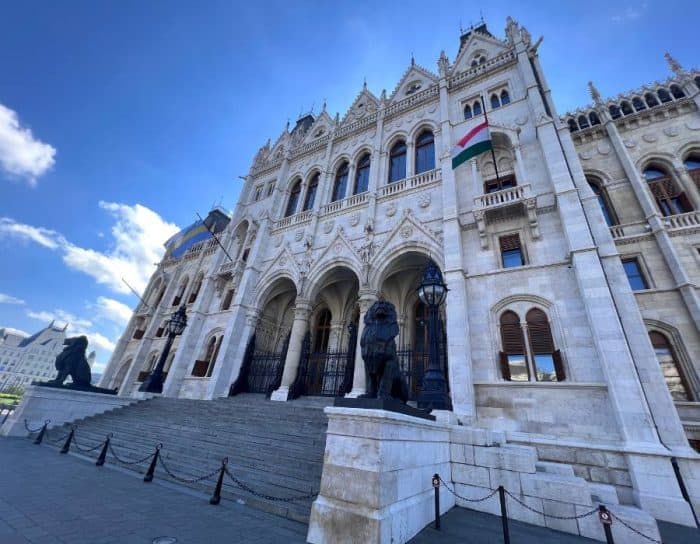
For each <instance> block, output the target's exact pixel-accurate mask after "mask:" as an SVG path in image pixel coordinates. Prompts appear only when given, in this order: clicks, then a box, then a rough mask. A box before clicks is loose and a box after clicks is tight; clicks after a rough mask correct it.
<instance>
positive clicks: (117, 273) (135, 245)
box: [0, 202, 179, 293]
mask: <svg viewBox="0 0 700 544" xmlns="http://www.w3.org/2000/svg"><path fill="white" fill-rule="evenodd" d="M99 206H100V208H102V209H103V210H106V211H107V212H108V213H109V214H110V215H112V216H113V217H114V219H115V223H114V226H113V227H112V229H111V234H112V237H113V238H114V243H113V246H112V248H111V249H110V250H108V251H105V252H102V251H97V250H95V249H91V248H84V247H80V246H77V245H75V244H73V243H71V242H69V241H68V240H66V238H65V237H64V236H63V235H62V234H60V233H58V232H56V231H54V230H50V229H45V228H42V227H35V226H33V225H27V224H24V223H18V222H17V221H15V220H14V219H11V218H9V217H0V238H2V237H8V238H14V239H19V240H23V241H31V242H34V243H37V244H39V245H41V246H43V247H45V248H47V249H52V250H58V251H60V252H61V253H62V254H63V262H64V263H65V264H66V265H67V266H68V267H69V268H71V269H73V270H77V271H80V272H83V273H84V274H87V275H88V276H91V277H92V278H94V279H95V281H97V283H99V284H102V285H106V286H107V287H108V288H109V289H111V290H112V291H115V292H117V293H129V292H130V290H129V288H128V287H127V286H126V285H125V284H124V282H123V281H122V278H124V279H125V280H126V281H127V282H128V283H129V285H131V286H132V287H133V288H134V289H135V290H136V291H138V292H143V290H144V289H145V288H146V285H147V283H148V279H149V278H150V276H151V274H152V273H153V268H154V264H155V263H157V262H158V261H160V259H161V258H162V257H163V253H164V252H165V248H164V247H163V243H164V242H165V241H166V240H167V239H168V238H170V237H171V236H172V235H173V234H175V233H176V232H178V230H179V229H178V227H177V225H174V224H173V223H168V222H167V221H165V220H164V219H163V218H162V217H160V215H158V214H157V213H156V212H154V211H153V210H151V209H149V208H146V207H145V206H142V205H141V204H135V205H133V206H129V205H127V204H118V203H114V202H100V203H99Z"/></svg>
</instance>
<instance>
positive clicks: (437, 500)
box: [433, 474, 440, 531]
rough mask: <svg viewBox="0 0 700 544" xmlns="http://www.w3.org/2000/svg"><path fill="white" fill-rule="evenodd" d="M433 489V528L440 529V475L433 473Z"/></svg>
mask: <svg viewBox="0 0 700 544" xmlns="http://www.w3.org/2000/svg"><path fill="white" fill-rule="evenodd" d="M433 490H434V491H435V529H436V530H437V531H439V530H440V475H439V474H433Z"/></svg>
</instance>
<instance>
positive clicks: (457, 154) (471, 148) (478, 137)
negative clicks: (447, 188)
mask: <svg viewBox="0 0 700 544" xmlns="http://www.w3.org/2000/svg"><path fill="white" fill-rule="evenodd" d="M489 149H491V135H490V134H489V124H488V121H484V122H483V123H481V124H480V125H477V126H475V127H474V128H473V129H471V130H470V131H469V132H467V134H466V135H465V136H464V138H462V139H461V140H460V141H459V142H457V145H456V146H454V147H453V148H452V169H453V170H454V169H455V168H457V167H458V166H459V165H460V164H462V163H463V162H466V161H468V160H469V159H471V158H472V157H476V156H477V155H480V154H481V153H483V152H484V151H488V150H489Z"/></svg>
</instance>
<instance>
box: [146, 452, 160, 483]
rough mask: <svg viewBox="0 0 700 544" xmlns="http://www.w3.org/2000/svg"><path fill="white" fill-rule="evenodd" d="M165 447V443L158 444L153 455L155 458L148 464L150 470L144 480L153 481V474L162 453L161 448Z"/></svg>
mask: <svg viewBox="0 0 700 544" xmlns="http://www.w3.org/2000/svg"><path fill="white" fill-rule="evenodd" d="M162 447H163V444H158V445H157V446H156V453H155V454H154V455H153V459H152V460H151V464H150V465H148V470H147V471H146V474H145V475H144V477H143V481H144V482H152V481H153V474H154V473H155V471H156V465H157V464H158V456H159V455H160V448H162Z"/></svg>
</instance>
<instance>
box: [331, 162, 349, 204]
mask: <svg viewBox="0 0 700 544" xmlns="http://www.w3.org/2000/svg"><path fill="white" fill-rule="evenodd" d="M348 171H349V169H348V163H347V162H343V164H341V165H340V166H339V167H338V170H337V171H336V173H335V182H334V183H333V195H332V197H331V202H335V201H336V200H342V199H343V198H345V192H346V190H347V186H348Z"/></svg>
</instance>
